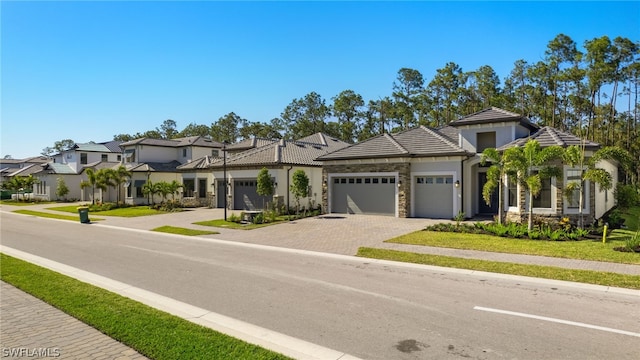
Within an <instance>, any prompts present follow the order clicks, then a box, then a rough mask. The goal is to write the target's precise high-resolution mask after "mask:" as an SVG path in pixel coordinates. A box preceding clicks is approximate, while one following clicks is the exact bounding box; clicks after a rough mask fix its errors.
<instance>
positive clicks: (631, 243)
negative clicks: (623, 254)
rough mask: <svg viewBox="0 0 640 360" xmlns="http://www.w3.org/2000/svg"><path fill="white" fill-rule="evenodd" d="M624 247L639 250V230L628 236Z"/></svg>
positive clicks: (634, 250)
mask: <svg viewBox="0 0 640 360" xmlns="http://www.w3.org/2000/svg"><path fill="white" fill-rule="evenodd" d="M624 247H625V248H626V249H627V250H629V251H631V252H640V231H636V233H635V234H634V235H633V236H631V237H629V239H627V241H626V243H625V246H624Z"/></svg>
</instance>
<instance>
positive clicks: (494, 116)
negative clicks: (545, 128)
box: [449, 107, 538, 130]
mask: <svg viewBox="0 0 640 360" xmlns="http://www.w3.org/2000/svg"><path fill="white" fill-rule="evenodd" d="M500 122H518V123H520V125H522V126H525V127H527V128H530V129H532V130H534V129H538V126H537V125H535V124H533V123H532V122H531V121H530V120H529V119H528V118H526V117H525V116H522V115H520V114H516V113H514V112H511V111H507V110H503V109H500V108H497V107H490V108H487V109H484V110H480V111H478V112H476V113H473V114H471V115H467V116H463V117H461V118H460V119H458V120H455V121H453V122H451V123H450V124H449V125H451V126H461V125H476V124H490V123H500Z"/></svg>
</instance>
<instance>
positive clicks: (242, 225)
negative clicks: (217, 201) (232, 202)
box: [193, 218, 287, 230]
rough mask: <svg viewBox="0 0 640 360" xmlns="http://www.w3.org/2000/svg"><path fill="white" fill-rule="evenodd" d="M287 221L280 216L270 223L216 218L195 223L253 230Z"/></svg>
mask: <svg viewBox="0 0 640 360" xmlns="http://www.w3.org/2000/svg"><path fill="white" fill-rule="evenodd" d="M285 221H287V220H286V218H283V219H281V218H278V219H277V220H276V221H274V222H269V223H264V224H252V223H237V222H233V221H224V220H223V219H216V220H206V221H198V222H194V223H193V224H194V225H202V226H211V227H218V228H223V229H234V230H253V229H258V228H262V227H265V226H271V225H276V224H280V223H283V222H285Z"/></svg>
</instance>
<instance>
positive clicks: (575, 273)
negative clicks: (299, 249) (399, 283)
mask: <svg viewBox="0 0 640 360" xmlns="http://www.w3.org/2000/svg"><path fill="white" fill-rule="evenodd" d="M357 255H358V256H361V257H366V258H372V259H385V260H392V261H403V262H410V263H416V264H425V265H434V266H443V267H451V268H458V269H469V270H477V271H487V272H495V273H501V274H512V275H520V276H531V277H538V278H545V279H555V280H565V281H576V282H582V283H587V284H596V285H604V286H614V287H622V288H629V289H640V276H638V275H625V274H615V273H606V272H600V271H590V270H574V269H562V268H557V267H552V266H540V265H525V264H513V263H505V262H497V261H487V260H477V259H461V258H456V257H450V256H440V255H431V254H416V253H411V252H405V251H396V250H387V249H374V248H366V247H362V248H360V249H358V254H357Z"/></svg>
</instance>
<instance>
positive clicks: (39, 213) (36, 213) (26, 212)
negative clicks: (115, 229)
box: [12, 210, 104, 222]
mask: <svg viewBox="0 0 640 360" xmlns="http://www.w3.org/2000/svg"><path fill="white" fill-rule="evenodd" d="M12 212H14V213H18V214H24V215H33V216H39V217H45V218H50V219H59V220H70V221H78V222H79V221H80V215H76V216H70V215H60V214H52V213H48V212H44V211H33V210H13V211H12ZM76 212H77V211H76ZM100 220H104V219H101V218H97V217H92V218H89V221H100Z"/></svg>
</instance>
